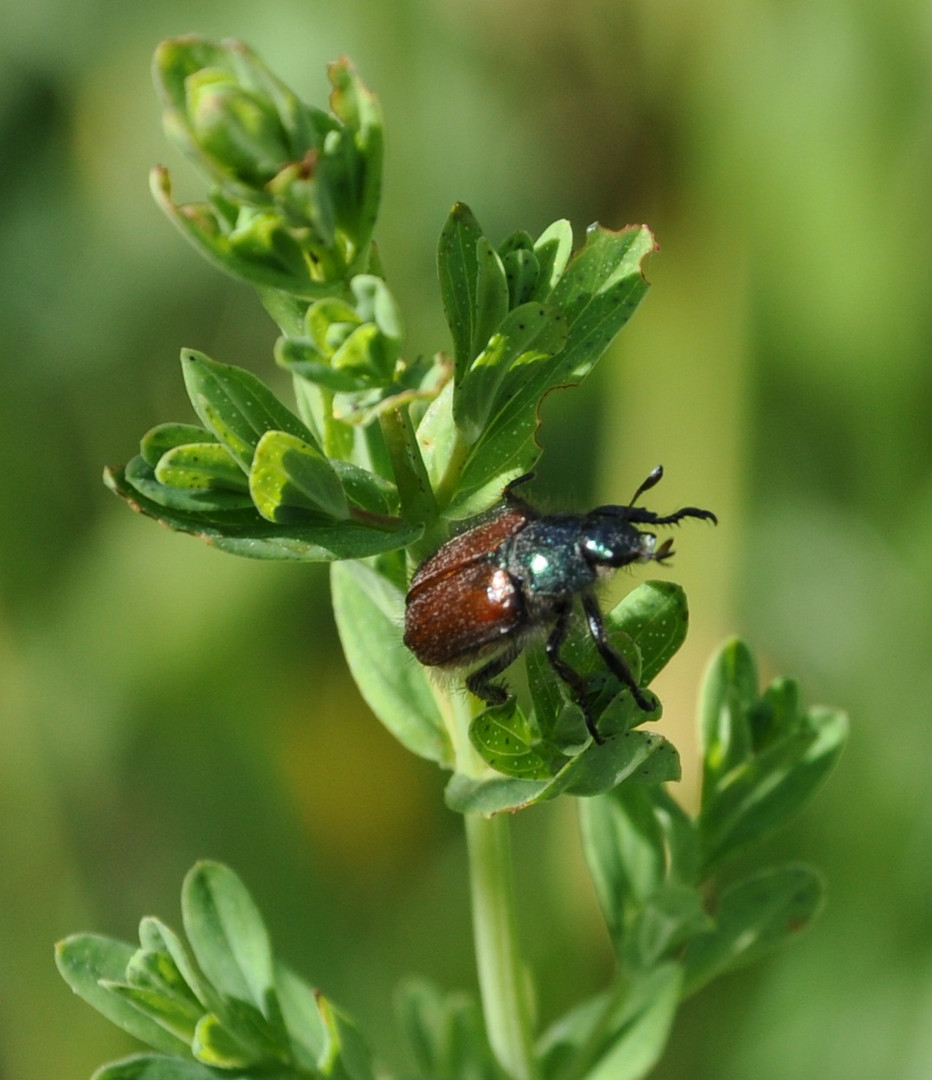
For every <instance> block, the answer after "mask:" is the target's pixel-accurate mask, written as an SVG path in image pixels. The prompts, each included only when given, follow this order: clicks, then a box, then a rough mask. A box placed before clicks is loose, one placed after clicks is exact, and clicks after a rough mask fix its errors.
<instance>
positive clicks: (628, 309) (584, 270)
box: [419, 226, 655, 518]
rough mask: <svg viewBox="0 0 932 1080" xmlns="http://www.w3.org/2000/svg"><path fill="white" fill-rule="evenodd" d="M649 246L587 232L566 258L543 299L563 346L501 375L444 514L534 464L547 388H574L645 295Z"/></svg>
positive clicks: (636, 231)
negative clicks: (562, 328)
mask: <svg viewBox="0 0 932 1080" xmlns="http://www.w3.org/2000/svg"><path fill="white" fill-rule="evenodd" d="M654 248H655V244H654V239H653V237H652V236H651V234H650V231H649V230H648V229H646V228H644V227H643V226H632V227H630V228H628V229H624V230H622V231H621V232H611V231H609V230H606V229H601V228H599V227H593V228H592V229H590V230H589V232H588V235H587V241H586V245H585V247H584V248H582V249H581V250H580V251H578V252H576V254H575V255H574V256H573V258H572V260H571V261H570V263H569V265H568V266H567V268H566V270H565V271H564V272H563V275H562V276H561V277H560V280H559V282H558V283H557V285H556V287H555V288H554V290H553V292H552V294H551V295H550V296H549V297H548V298H547V301H548V303H550V304H552V305H553V306H554V307H557V308H559V309H560V310H561V311H562V313H563V315H564V317H565V319H566V324H567V329H568V338H567V342H566V345H565V346H564V347H563V349H562V350H561V351H560V352H559V353H557V355H556V356H553V357H551V358H549V359H539V360H537V361H536V362H534V363H529V364H520V365H517V366H516V367H515V368H513V369H512V370H511V371H510V372H509V373H508V375H507V376H506V377H505V379H504V381H503V383H502V386H501V389H500V391H499V393H498V394H497V396H496V402H497V405H496V407H495V408H494V410H493V412H492V415H491V416H490V417H489V420H488V423H487V425H486V427H485V429H484V431H483V433H482V436H481V438H480V439H478V440H477V441H476V442H475V444H474V445H473V446H472V447H471V448H470V450H469V452H468V453H467V454H466V456H465V460H464V461H463V462H462V463H461V472H460V474H459V477H460V478H459V482H458V485H457V491H456V495H455V497H454V498H453V500H452V502H451V504H450V507H449V511H448V512H449V513H450V515H451V516H453V517H455V518H459V517H463V516H466V515H467V514H469V513H476V512H478V511H479V510H481V509H483V508H484V507H483V506H482V505H481V499H479V496H480V495H481V496H482V498H487V499H488V501H486V502H485V506H488V505H489V504H490V503H491V502H492V501H493V500H494V496H493V497H491V498H489V485H490V484H492V483H493V482H495V483H497V478H499V477H501V476H503V475H505V474H506V473H510V474H511V475H512V476H516V475H518V474H519V473H521V472H526V471H527V470H528V468H529V467H530V466H531V465H532V463H533V462H534V461H535V460H536V457H537V454H538V453H539V451H538V449H537V444H536V442H535V433H536V430H537V425H538V409H539V406H540V402H541V401H542V399H543V398H544V396H545V395H546V394H547V393H548V391H550V390H551V389H553V388H554V387H556V386H568V385H575V384H577V383H579V382H581V381H582V379H583V378H585V376H586V375H588V373H589V372H590V371H591V370H592V368H593V366H594V365H595V363H596V361H597V360H598V359H599V357H600V356H601V355H602V353H603V352H604V351H605V349H606V348H607V347H608V345H609V344H610V343H611V341H612V339H613V338H614V336H615V335H616V334H617V333H618V331H619V330H620V329H621V328H622V326H624V324H625V323H626V322H627V321H628V319H629V318H630V317H631V315H632V314H633V313H634V309H635V308H636V307H637V305H638V303H639V302H640V301H641V299H642V298H643V297H644V295H645V293H646V292H647V287H648V286H647V282H646V281H645V280H644V277H643V274H642V272H641V264H642V263H643V261H644V259H645V258H646V256H647V255H649V254H650V252H651V251H653V250H654ZM461 302H462V303H463V304H465V303H466V301H465V300H461ZM448 320H449V314H448ZM451 325H452V323H451ZM454 337H455V335H454ZM419 434H420V433H419ZM432 475H433V474H432ZM498 490H499V491H500V487H499V489H498ZM477 502H478V503H480V505H477Z"/></svg>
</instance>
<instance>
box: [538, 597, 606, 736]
mask: <svg viewBox="0 0 932 1080" xmlns="http://www.w3.org/2000/svg"><path fill="white" fill-rule="evenodd" d="M570 610H571V608H570V605H569V604H563V605H562V606H561V607H560V608H559V611H558V613H557V621H556V623H555V624H554V627H553V629H552V630H551V631H550V636H549V637H548V638H547V645H546V651H547V660H548V661H549V662H550V666H551V667H552V668H553V670H554V671H555V672H556V673H557V675H559V676H560V678H561V679H562V680H563V681H564V682H565V683H566V685H567V686H568V687H569V688H570V689H571V690H572V691H573V697H574V698H575V699H576V703H577V705H579V707H580V708H581V709H582V711H583V716H584V717H585V719H586V727H587V728H588V730H589V734H590V735H591V736H592V738H593V739H594V740H595V741H596V742H597V743H599V744H601V743H603V742H605V740H604V739H603V738H602V736H601V735H600V734H599V729H598V728H597V727H596V726H595V720H594V719H593V717H592V705H591V703H590V701H589V691H588V689H587V687H586V680H585V679H584V678H583V677H582V675H580V674H579V672H578V671H577V670H576V669H575V668H572V667H570V665H569V664H568V663H567V662H566V661H565V660H564V659H563V657H562V656H561V655H560V649H561V648H562V646H563V642H564V641H566V635H567V633H568V632H569V628H570Z"/></svg>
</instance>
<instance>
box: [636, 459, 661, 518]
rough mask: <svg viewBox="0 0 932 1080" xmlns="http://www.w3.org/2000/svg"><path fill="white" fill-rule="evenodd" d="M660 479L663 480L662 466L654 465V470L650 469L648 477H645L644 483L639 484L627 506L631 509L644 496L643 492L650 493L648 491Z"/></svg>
mask: <svg viewBox="0 0 932 1080" xmlns="http://www.w3.org/2000/svg"><path fill="white" fill-rule="evenodd" d="M662 479H663V466H662V465H655V466H654V468H653V469H651V471H650V475H649V476H648V477H647V479H646V480H645V481H644V483H643V484H641V486H640V487H639V488H638V489H637V491H636V492H635V493H634V494H633V495H632V496H631V502H629V503H628V506H629V507H630V508H632V509H633V507H634V504H635V503H636V502H637V501H638V499H639V498H640V497H641V496H642V495H643V494H644V492H645V491H650V489H651V488H652V487H654V486H655V485H656V484H659V483H660V481H661V480H662Z"/></svg>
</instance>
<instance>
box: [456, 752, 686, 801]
mask: <svg viewBox="0 0 932 1080" xmlns="http://www.w3.org/2000/svg"><path fill="white" fill-rule="evenodd" d="M679 775H680V763H679V756H678V755H677V753H676V749H675V748H674V747H673V745H672V744H671V743H669V742H668V741H667V740H666V739H665V738H664V737H663V736H662V735H655V734H653V733H651V732H646V731H627V732H625V733H624V734H623V735H618V736H614V737H612V738H609V739H606V741H605V743H604V745H602V746H599V745H597V744H595V743H590V744H589V745H588V746H587V747H586V748H585V749H584V750H583V751H582V753H579V754H577V755H576V756H575V757H573V758H571V759H569V761H568V762H567V764H566V765H564V766H563V768H561V769H560V770H559V771H558V772H557V773H555V774H554V776H553V777H552V778H551V779H550V780H525V779H517V778H514V777H508V778H505V777H491V778H479V779H475V778H471V777H466V776H461V775H459V774H454V776H453V777H452V778H451V779H450V782H449V783H448V784H447V787H446V791H445V799H446V803H447V806H448V807H449V808H450V809H451V810H455V811H458V812H459V813H468V812H471V811H475V812H476V813H481V814H497V813H501V812H502V811H504V810H508V811H516V810H523V809H524V808H525V807H527V806H532V805H534V804H536V803H541V802H549V801H550V800H551V799H555V798H557V796H558V795H562V794H564V793H569V794H571V795H586V796H589V795H600V794H602V793H604V792H606V791H611V790H612V788H614V787H615V786H616V785H618V784H620V783H621V782H622V781H623V780H626V779H628V778H631V779H634V780H641V781H644V782H646V783H660V782H662V781H666V780H676V779H679Z"/></svg>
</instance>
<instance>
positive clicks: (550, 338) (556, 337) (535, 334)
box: [453, 302, 566, 443]
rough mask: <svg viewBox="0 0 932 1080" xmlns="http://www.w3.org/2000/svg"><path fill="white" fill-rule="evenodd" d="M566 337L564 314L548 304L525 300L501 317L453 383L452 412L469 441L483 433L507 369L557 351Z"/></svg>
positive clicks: (473, 440)
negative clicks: (457, 379) (471, 360)
mask: <svg viewBox="0 0 932 1080" xmlns="http://www.w3.org/2000/svg"><path fill="white" fill-rule="evenodd" d="M565 341H566V324H565V322H564V319H563V315H562V314H561V312H560V310H559V309H558V308H556V307H552V306H550V305H547V304H540V303H536V302H535V303H531V304H522V305H521V307H519V308H516V309H515V310H514V311H511V312H509V313H508V314H507V315H506V316H504V317H503V318H502V319H501V320H500V321H499V323H498V324H497V329H496V330H495V331H494V332H493V333H492V334H491V336H490V337H489V339H488V342H487V344H486V345H485V346H484V347H483V348H482V350H481V351H480V352H479V354H478V355H477V357H476V359H475V360H474V361H473V363H472V364H471V366H470V367H469V368H468V370H467V371H466V372H465V373H464V374H463V375H462V376H461V377H460V379H459V381H458V382H457V383H456V385H455V387H454V396H453V416H454V419H455V421H456V424H457V426H458V427H459V428H460V429H461V430H462V432H463V434H464V437H465V438H466V440H467V442H470V443H471V442H475V440H476V439H477V438H478V437H479V435H480V434H481V432H482V430H483V427H484V426H485V423H486V421H487V419H488V416H489V414H490V412H491V411H492V409H493V407H494V405H495V402H496V398H497V395H498V390H499V388H500V386H501V385H502V383H503V381H504V379H505V376H506V375H507V374H508V372H509V371H510V370H511V369H512V368H513V367H515V366H516V365H517V366H520V365H523V364H526V363H531V362H533V361H537V360H540V359H542V358H544V357H549V356H552V355H554V354H555V353H558V352H559V351H560V349H562V348H563V345H564V343H565Z"/></svg>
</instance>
